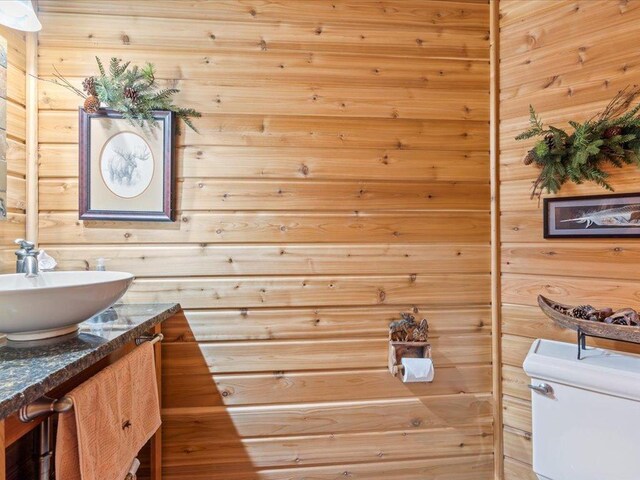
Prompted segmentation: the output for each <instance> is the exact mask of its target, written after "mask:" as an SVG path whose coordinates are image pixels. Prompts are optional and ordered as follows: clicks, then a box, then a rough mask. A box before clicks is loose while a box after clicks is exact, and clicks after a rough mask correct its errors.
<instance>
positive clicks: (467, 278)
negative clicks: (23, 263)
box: [13, 0, 493, 480]
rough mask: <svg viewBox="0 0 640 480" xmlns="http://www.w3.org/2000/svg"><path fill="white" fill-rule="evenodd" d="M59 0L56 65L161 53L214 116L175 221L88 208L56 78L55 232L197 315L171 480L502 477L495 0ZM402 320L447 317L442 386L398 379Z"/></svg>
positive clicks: (190, 317)
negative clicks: (493, 188) (391, 337)
mask: <svg viewBox="0 0 640 480" xmlns="http://www.w3.org/2000/svg"><path fill="white" fill-rule="evenodd" d="M39 7H40V17H41V20H42V22H43V25H44V28H43V31H42V32H41V34H40V43H39V65H38V67H39V73H40V75H42V76H44V77H51V75H52V73H53V66H54V65H55V67H56V68H58V69H59V71H60V72H61V73H62V74H63V75H65V76H68V77H69V78H70V79H71V81H72V82H74V83H76V84H78V83H79V82H80V81H81V79H82V77H84V76H87V75H91V74H94V73H95V70H96V67H95V60H94V56H95V55H98V56H100V57H101V58H102V59H107V58H109V57H111V56H114V55H115V56H118V57H122V58H123V59H125V60H132V61H133V62H134V63H144V62H146V61H150V62H153V63H154V64H155V65H156V66H157V73H158V75H157V76H158V79H160V81H161V82H162V83H163V84H166V85H171V86H175V87H177V88H179V89H181V92H180V94H179V95H178V96H177V101H178V102H179V103H180V104H182V105H193V106H194V107H196V108H198V109H199V110H202V112H203V117H202V118H201V119H198V120H197V121H196V124H197V126H198V128H199V130H200V132H201V133H200V134H196V133H193V132H191V131H189V130H187V129H183V134H182V135H181V136H180V137H178V139H177V144H178V145H177V147H178V148H177V154H176V157H177V159H176V166H177V176H178V181H177V192H178V210H179V213H178V220H177V221H176V223H173V224H157V223H156V224H154V223H131V222H81V221H79V220H78V217H77V195H78V192H77V190H78V180H77V176H78V168H77V135H78V132H77V114H76V113H75V110H76V108H77V106H78V104H79V103H80V102H79V99H77V98H74V97H73V96H71V95H69V93H68V92H67V91H65V90H63V89H60V88H58V87H56V86H55V85H52V84H50V83H44V82H40V84H39V87H40V89H39V109H40V110H39V130H38V133H39V141H40V143H39V200H40V205H39V240H40V243H41V244H42V245H43V247H44V248H46V249H47V250H48V251H49V253H50V254H51V255H53V256H54V257H55V258H57V259H58V261H59V263H60V266H61V268H63V269H93V268H94V267H95V261H96V259H97V258H98V257H105V258H106V259H107V268H108V269H110V270H126V271H131V272H132V273H134V274H135V275H136V276H137V278H138V279H137V280H136V282H135V284H134V286H133V287H132V289H131V290H130V292H129V293H128V295H127V297H126V298H127V300H129V301H168V300H170V299H177V300H179V301H180V302H181V304H182V305H183V307H185V308H186V312H185V313H186V315H185V317H184V318H181V319H173V320H172V321H170V322H168V323H167V325H166V326H164V333H165V335H166V340H165V342H164V344H163V346H162V363H163V382H162V384H163V407H164V411H163V414H164V428H163V435H164V441H163V447H162V448H163V455H164V473H163V475H164V478H168V479H184V478H193V479H205V478H206V479H213V480H216V479H217V480H222V479H224V480H249V479H256V480H258V479H261V480H285V479H288V480H291V479H293V478H297V479H301V478H317V479H324V480H329V479H335V478H344V477H349V478H356V479H362V480H364V479H366V480H378V479H382V478H385V479H392V480H393V479H396V480H400V479H403V480H417V479H426V478H433V479H435V478H442V479H451V480H453V479H456V480H467V479H468V480H471V479H473V480H488V479H490V478H492V476H493V465H492V459H493V456H492V453H493V435H492V433H493V426H492V414H493V412H492V408H493V401H492V399H491V392H492V386H491V372H492V365H491V361H492V356H491V353H492V352H491V335H492V327H491V318H490V292H489V290H490V277H489V272H490V265H489V256H490V250H489V242H490V235H489V230H490V215H489V209H490V191H489V158H488V149H489V142H488V133H489V65H488V61H489V58H488V53H489V41H488V30H489V6H488V4H487V2H478V1H453V2H449V1H441V0H408V1H407V0H402V1H400V0H391V1H390V2H385V3H384V5H381V4H380V2H377V1H369V0H364V1H358V2H352V1H348V0H339V1H332V2H330V1H325V0H321V1H315V0H313V1H307V0H303V1H299V0H278V1H274V2H262V1H253V0H249V1H246V2H245V1H242V2H239V1H234V0H230V1H226V0H223V1H220V2H210V1H200V0H198V1H194V2H180V1H176V0H158V1H154V2H142V1H132V2H115V1H113V0H98V1H96V2H88V1H77V2H72V3H63V2H59V1H49V0H43V1H41V2H40V3H39ZM167 32H170V35H167ZM16 103H19V102H16ZM19 134H20V132H19V130H18V129H16V137H17V136H19ZM20 201H21V197H20V196H19V195H14V197H13V202H14V203H15V204H16V205H18V204H19V202H20ZM400 311H414V312H415V314H416V315H418V316H421V315H426V316H427V317H428V318H430V320H431V324H430V326H431V329H430V331H431V336H432V344H433V356H434V361H435V362H436V366H437V367H436V368H437V374H436V379H435V381H434V382H433V383H432V384H411V385H405V384H403V383H401V382H399V381H398V380H397V379H395V378H393V377H391V376H390V375H389V373H388V371H387V368H386V362H387V329H388V323H389V322H390V321H391V320H392V319H395V318H398V314H399V312H400Z"/></svg>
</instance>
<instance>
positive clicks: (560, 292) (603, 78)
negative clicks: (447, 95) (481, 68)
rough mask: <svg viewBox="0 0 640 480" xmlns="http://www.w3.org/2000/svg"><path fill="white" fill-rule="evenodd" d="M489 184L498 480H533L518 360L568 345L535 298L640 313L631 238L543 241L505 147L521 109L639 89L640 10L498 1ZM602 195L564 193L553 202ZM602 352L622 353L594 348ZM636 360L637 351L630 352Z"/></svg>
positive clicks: (559, 119)
mask: <svg viewBox="0 0 640 480" xmlns="http://www.w3.org/2000/svg"><path fill="white" fill-rule="evenodd" d="M500 12H501V31H500V57H501V64H500V88H501V95H500V98H501V102H500V119H501V127H500V142H501V155H500V176H501V189H500V194H501V202H500V204H501V214H502V215H501V224H502V231H501V236H502V302H503V305H502V333H503V336H502V360H503V366H502V374H503V383H502V384H503V393H504V404H503V415H504V443H505V444H504V450H505V451H504V453H505V456H506V457H505V478H506V479H507V480H516V479H517V480H528V479H531V480H534V479H535V475H534V474H533V473H532V471H531V467H530V465H531V433H530V432H531V408H530V393H529V392H528V389H527V387H526V384H527V383H528V378H527V377H526V376H525V375H524V372H523V371H522V368H521V366H522V362H523V360H524V357H525V355H526V353H527V351H528V349H529V347H530V345H531V342H532V341H533V339H535V338H540V337H543V338H551V339H558V340H564V341H570V342H571V341H574V340H575V339H574V335H573V334H572V333H571V332H569V331H561V330H559V329H557V328H555V327H554V326H553V325H552V324H551V321H550V320H547V318H546V317H545V316H544V315H543V314H542V313H541V312H540V310H539V309H538V307H537V306H536V296H537V295H538V294H539V293H543V294H545V295H548V296H549V297H551V298H563V299H565V300H566V303H592V304H594V305H600V306H606V305H612V306H614V307H625V306H633V307H635V308H638V307H639V306H640V305H639V304H640V300H639V298H640V290H639V288H638V278H639V275H638V268H637V265H638V254H639V248H640V247H639V242H638V241H637V240H620V239H612V240H589V239H583V240H543V238H542V209H541V207H539V206H538V204H537V202H536V201H535V200H534V201H531V200H529V192H530V188H531V182H532V181H533V180H534V179H535V177H536V171H535V170H534V169H533V168H532V167H525V166H524V165H523V164H522V158H523V156H524V154H525V153H526V150H527V149H528V148H530V147H531V143H532V142H516V141H515V140H514V137H515V136H516V134H517V133H519V132H520V131H521V130H524V128H525V127H526V124H527V120H528V106H529V104H533V105H534V106H535V107H536V109H537V110H538V112H539V113H540V114H541V116H542V117H543V120H545V121H547V122H552V123H558V124H561V125H566V122H567V121H568V120H570V119H576V120H584V119H586V118H589V117H590V116H591V115H592V114H593V113H595V112H597V111H599V110H601V109H602V108H603V107H604V106H605V105H606V103H607V102H608V101H609V100H610V99H611V97H613V96H614V95H615V93H616V92H617V91H618V90H620V89H622V88H624V87H625V86H627V85H634V84H639V83H640V64H639V62H638V57H637V54H636V52H635V51H634V49H633V48H629V45H633V44H635V43H637V41H638V40H640V30H639V29H638V23H639V21H640V2H638V1H636V0H632V1H612V0H602V1H596V0H588V1H575V0H572V1H570V0H562V1H553V2H551V1H548V2H546V1H540V2H536V1H522V0H500ZM611 178H612V184H613V186H614V187H615V190H616V192H619V193H623V192H637V191H638V190H639V188H638V186H639V185H640V172H638V170H637V169H636V168H626V169H624V170H615V172H612V177H611ZM598 193H604V192H603V191H602V190H601V189H599V188H598V187H596V186H593V185H583V186H580V187H577V186H574V185H567V186H565V187H563V189H562V192H561V194H560V195H561V196H571V195H576V194H598ZM589 343H594V344H598V343H599V344H600V345H604V346H606V347H610V348H616V349H623V350H628V349H629V346H628V345H624V344H619V343H618V344H614V343H611V342H594V341H592V340H590V341H589ZM635 351H636V352H638V351H639V350H638V349H635Z"/></svg>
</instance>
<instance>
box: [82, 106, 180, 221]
mask: <svg viewBox="0 0 640 480" xmlns="http://www.w3.org/2000/svg"><path fill="white" fill-rule="evenodd" d="M102 118H109V119H113V120H122V121H123V122H128V120H127V119H125V118H124V116H123V115H122V114H121V113H119V112H116V111H113V110H99V111H98V112H96V113H88V112H86V111H85V110H84V108H82V107H80V108H79V109H78V121H79V142H78V145H79V208H78V210H79V218H80V220H116V221H139V222H173V221H175V195H174V187H175V183H176V182H175V169H174V166H173V162H174V159H173V157H174V151H175V148H174V139H175V126H176V125H175V124H176V122H175V116H174V113H173V112H171V111H164V110H162V111H154V112H153V118H154V119H155V120H156V121H157V122H158V124H159V125H160V126H161V127H162V128H163V131H162V132H163V133H162V155H163V158H162V159H161V160H160V161H158V162H157V163H158V164H159V165H160V166H161V167H162V197H163V198H162V210H161V211H144V210H117V209H101V210H98V209H94V208H92V207H91V198H92V197H91V177H92V174H93V172H92V171H91V170H92V168H91V128H92V124H93V123H94V121H95V120H97V119H102ZM151 128H155V127H151ZM154 174H155V173H154Z"/></svg>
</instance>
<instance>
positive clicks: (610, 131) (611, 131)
mask: <svg viewBox="0 0 640 480" xmlns="http://www.w3.org/2000/svg"><path fill="white" fill-rule="evenodd" d="M616 135H622V127H620V126H618V125H615V126H613V127H609V128H607V129H606V130H605V131H604V133H603V134H602V136H603V137H604V138H606V139H609V138H613V137H615V136H616Z"/></svg>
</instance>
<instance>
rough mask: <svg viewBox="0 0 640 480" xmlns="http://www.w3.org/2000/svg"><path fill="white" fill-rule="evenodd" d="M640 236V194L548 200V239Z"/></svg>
mask: <svg viewBox="0 0 640 480" xmlns="http://www.w3.org/2000/svg"><path fill="white" fill-rule="evenodd" d="M621 237H640V193H625V194H619V195H591V196H584V197H562V198H545V199H544V238H621Z"/></svg>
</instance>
